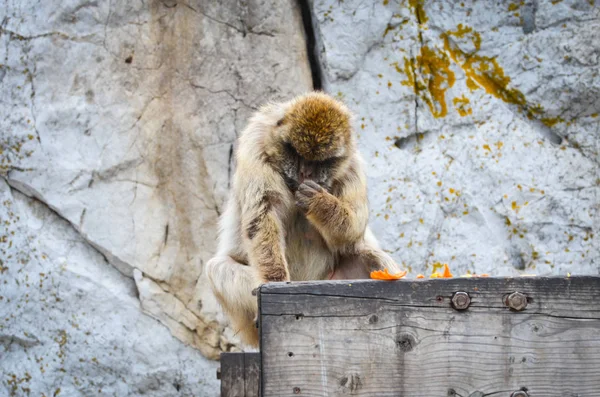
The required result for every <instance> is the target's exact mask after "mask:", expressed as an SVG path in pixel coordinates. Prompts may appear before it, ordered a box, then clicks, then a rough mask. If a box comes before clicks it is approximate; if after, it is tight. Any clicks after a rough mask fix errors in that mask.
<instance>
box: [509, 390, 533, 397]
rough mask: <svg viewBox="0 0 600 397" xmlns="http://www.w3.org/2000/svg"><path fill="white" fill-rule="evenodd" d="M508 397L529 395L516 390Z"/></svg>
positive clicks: (525, 396)
mask: <svg viewBox="0 0 600 397" xmlns="http://www.w3.org/2000/svg"><path fill="white" fill-rule="evenodd" d="M510 397H529V394H527V392H524V391H523V390H517V391H516V392H514V393H513V394H511V395H510Z"/></svg>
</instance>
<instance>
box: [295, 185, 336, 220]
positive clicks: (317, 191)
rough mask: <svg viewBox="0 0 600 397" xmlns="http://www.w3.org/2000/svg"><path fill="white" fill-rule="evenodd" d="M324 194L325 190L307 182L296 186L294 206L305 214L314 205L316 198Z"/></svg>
mask: <svg viewBox="0 0 600 397" xmlns="http://www.w3.org/2000/svg"><path fill="white" fill-rule="evenodd" d="M326 193H327V192H326V191H325V189H323V188H322V187H321V186H320V185H319V184H317V183H316V182H314V181H311V180H307V181H306V182H304V183H301V184H300V186H298V190H297V191H296V206H297V207H298V208H300V209H301V210H302V211H303V212H304V213H307V212H308V211H309V210H310V207H311V204H313V203H314V204H316V202H317V198H318V197H319V196H322V195H323V194H326ZM332 198H333V196H332Z"/></svg>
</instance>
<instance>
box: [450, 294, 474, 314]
mask: <svg viewBox="0 0 600 397" xmlns="http://www.w3.org/2000/svg"><path fill="white" fill-rule="evenodd" d="M470 304H471V298H470V297H469V294H467V293H466V292H463V291H458V292H456V293H455V294H454V295H453V296H452V307H454V308H455V309H456V310H465V309H466V308H468V307H469V305H470Z"/></svg>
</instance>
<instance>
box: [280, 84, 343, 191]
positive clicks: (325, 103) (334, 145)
mask: <svg viewBox="0 0 600 397" xmlns="http://www.w3.org/2000/svg"><path fill="white" fill-rule="evenodd" d="M350 118H351V114H350V111H349V110H348V109H347V108H346V106H344V105H343V104H342V103H340V102H338V101H336V100H335V99H333V98H332V97H330V96H329V95H326V94H323V93H319V92H313V93H310V94H307V95H303V96H300V97H298V98H296V99H294V100H293V101H291V102H290V103H289V104H288V106H287V107H286V109H285V113H284V115H283V117H282V118H280V119H279V120H278V121H277V125H276V126H275V127H274V131H273V136H272V138H273V140H274V142H273V145H274V146H275V147H277V150H276V152H277V154H278V156H276V158H277V159H276V163H278V164H277V165H278V166H279V167H278V168H279V169H280V172H282V174H283V176H284V178H285V180H286V183H287V184H288V186H289V187H290V188H291V189H292V190H295V189H296V188H297V186H298V185H299V184H300V183H302V182H304V180H307V179H310V180H313V181H315V182H317V183H318V184H320V185H321V186H323V187H325V188H329V187H330V186H331V183H332V181H333V179H334V177H335V175H336V172H337V171H338V170H339V169H340V168H341V167H343V166H344V164H346V163H347V160H348V159H349V157H350V156H351V155H352V154H353V152H354V150H355V149H354V140H353V138H352V129H351V126H350V123H351V122H350Z"/></svg>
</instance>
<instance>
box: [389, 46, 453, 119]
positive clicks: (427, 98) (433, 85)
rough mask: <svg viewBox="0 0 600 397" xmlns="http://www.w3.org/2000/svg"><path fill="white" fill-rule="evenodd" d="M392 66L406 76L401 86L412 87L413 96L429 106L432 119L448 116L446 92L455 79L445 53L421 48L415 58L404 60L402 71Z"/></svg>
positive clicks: (396, 65) (425, 47) (426, 47)
mask: <svg viewBox="0 0 600 397" xmlns="http://www.w3.org/2000/svg"><path fill="white" fill-rule="evenodd" d="M394 66H395V67H396V70H397V71H402V72H403V73H404V74H405V75H406V80H404V81H402V83H401V84H402V85H405V86H409V87H412V88H413V90H414V92H415V94H416V95H417V96H419V97H420V98H421V99H422V100H423V101H424V102H425V103H426V104H427V106H429V110H431V113H432V114H433V116H434V117H436V118H440V117H444V116H446V115H447V114H448V107H447V104H446V91H447V90H448V89H449V88H451V87H452V86H453V85H454V82H455V81H456V79H455V77H454V72H453V71H452V70H450V58H448V55H446V53H444V52H442V51H439V50H436V49H432V48H429V47H428V46H423V47H421V52H420V54H419V55H417V56H416V57H414V58H411V59H410V60H409V59H407V58H404V70H400V68H399V66H398V64H395V65H394Z"/></svg>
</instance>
